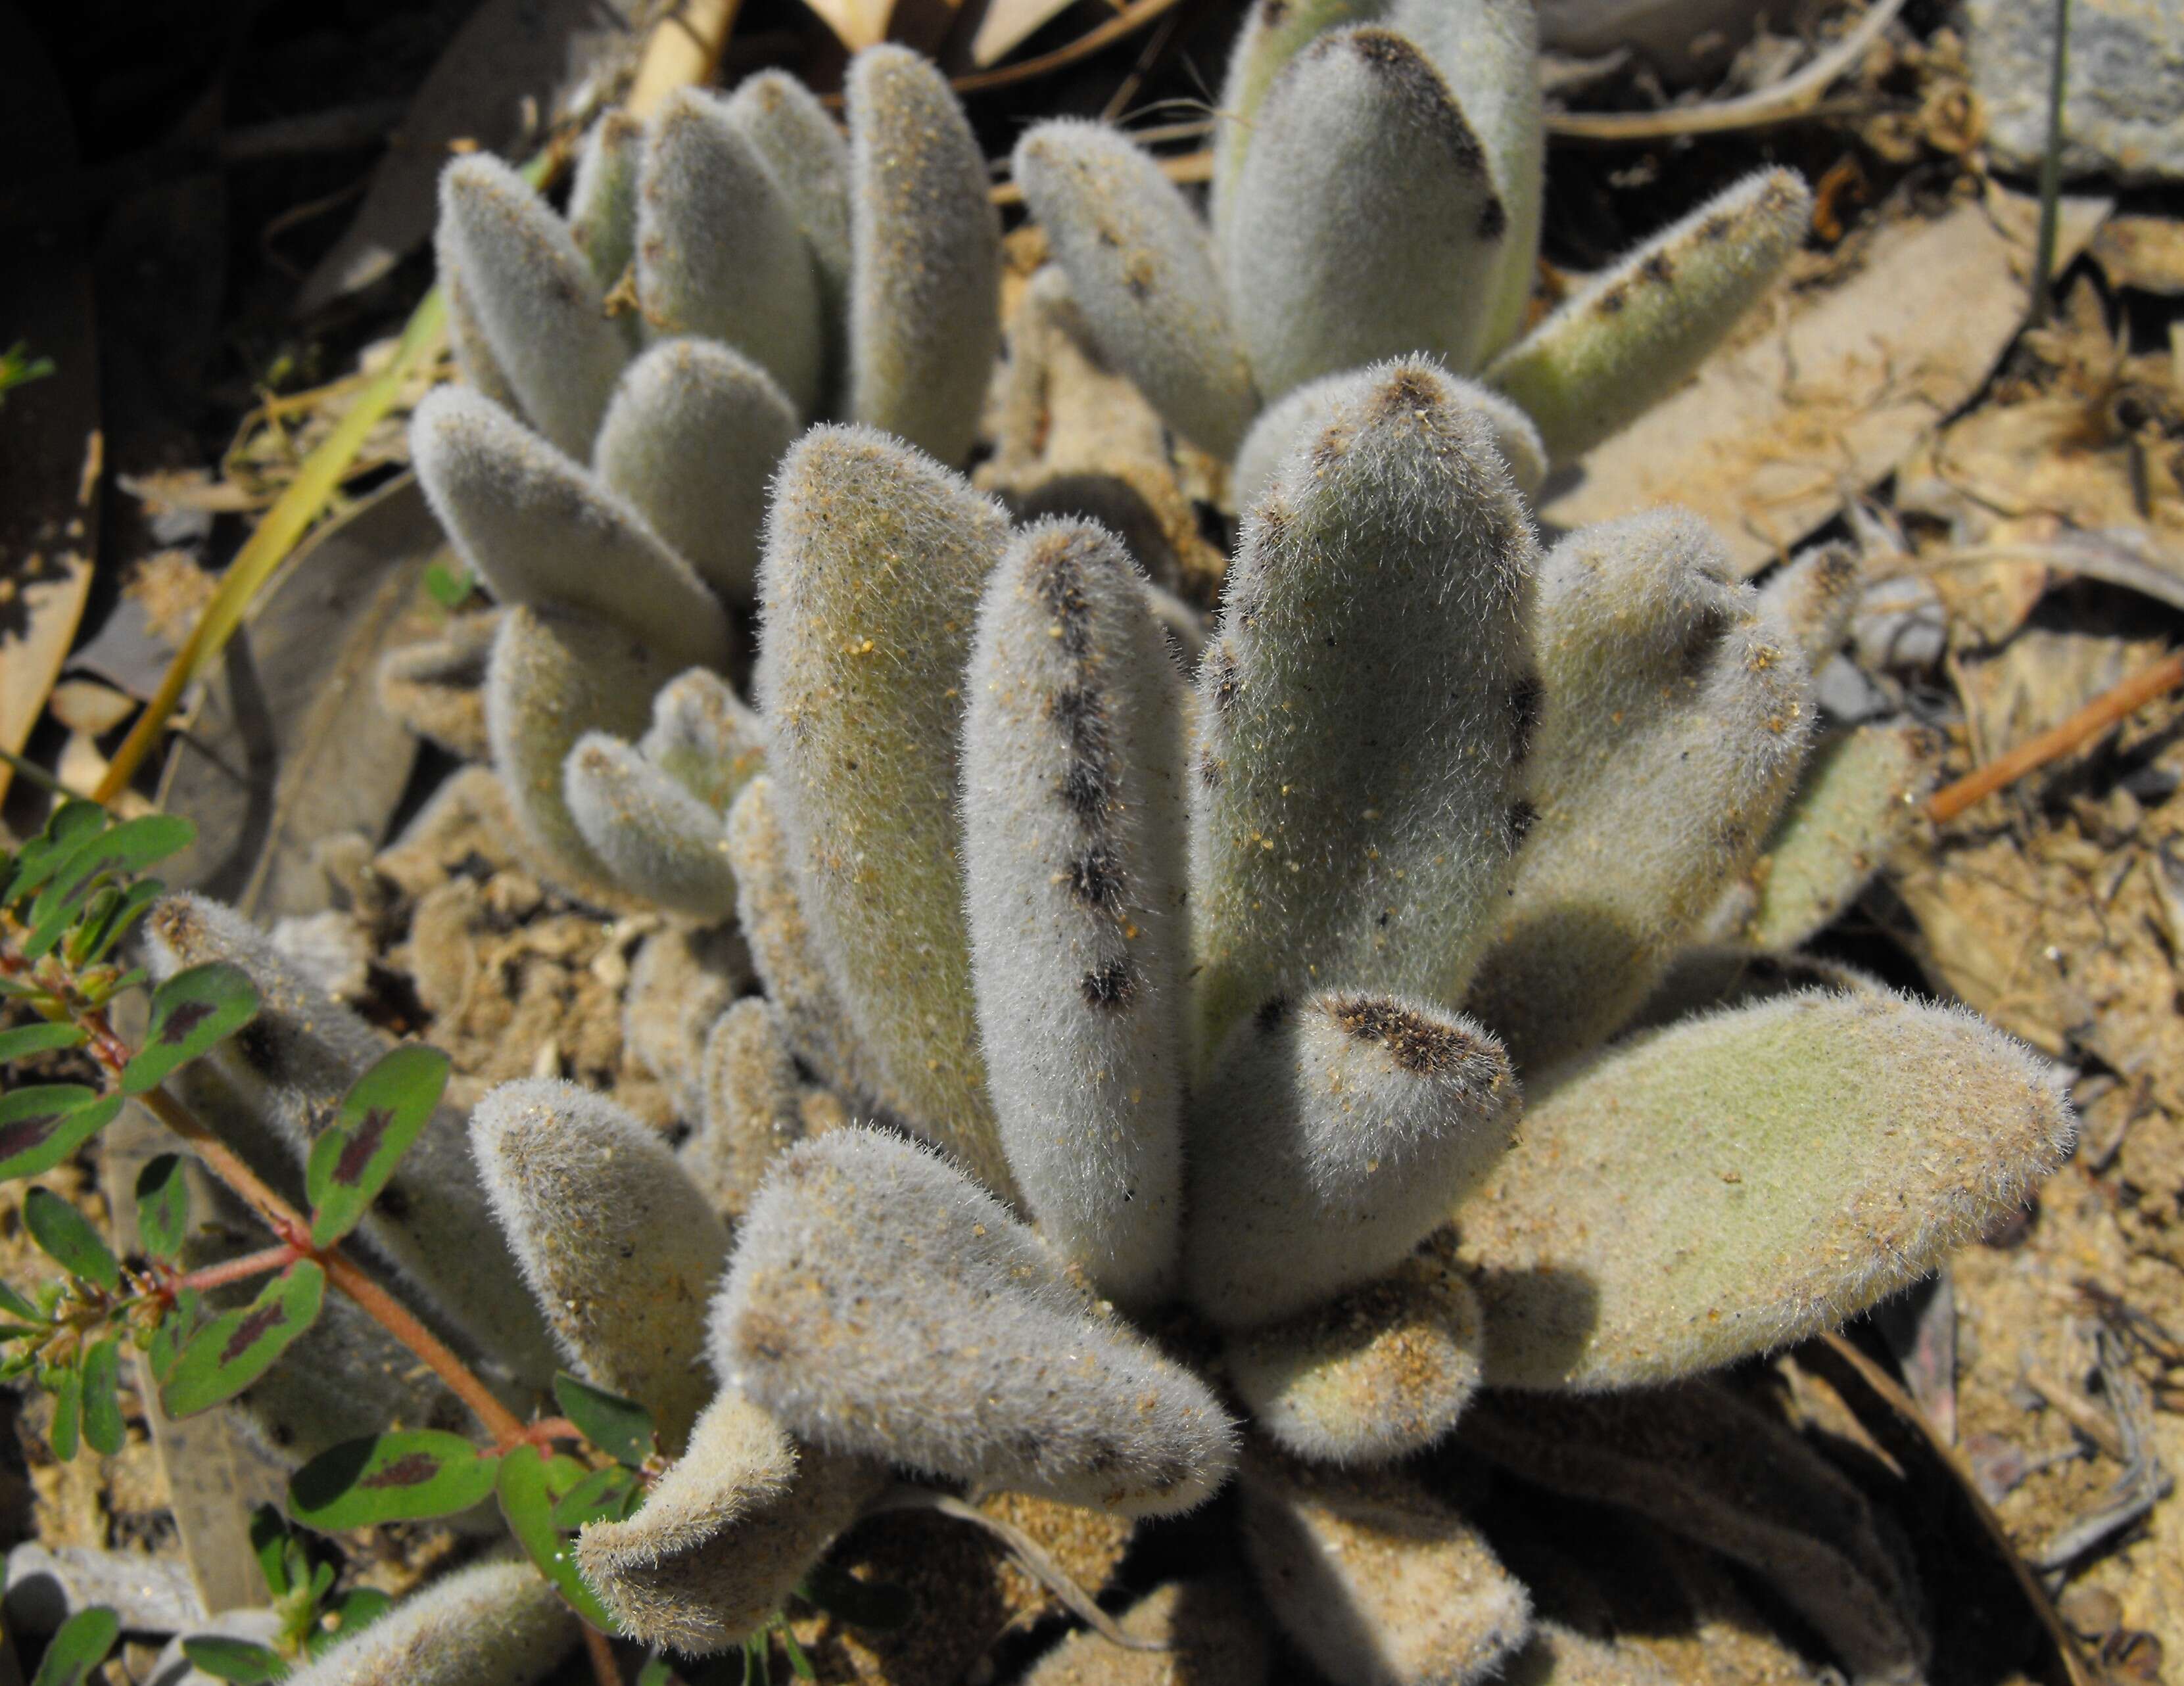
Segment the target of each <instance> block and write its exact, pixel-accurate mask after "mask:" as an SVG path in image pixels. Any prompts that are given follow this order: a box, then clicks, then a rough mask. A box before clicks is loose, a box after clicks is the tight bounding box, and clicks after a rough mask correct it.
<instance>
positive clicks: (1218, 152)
mask: <svg viewBox="0 0 2184 1686" xmlns="http://www.w3.org/2000/svg"><path fill="white" fill-rule="evenodd" d="M1386 9H1387V7H1386V4H1385V0H1256V3H1255V4H1254V5H1253V6H1252V7H1251V10H1250V11H1249V12H1248V13H1246V14H1245V19H1244V25H1243V27H1242V28H1241V29H1240V30H1238V31H1237V32H1236V41H1235V44H1234V46H1233V47H1230V48H1229V70H1228V74H1227V75H1226V77H1225V78H1224V79H1223V82H1222V84H1221V100H1220V103H1219V104H1218V105H1217V106H1216V107H1215V108H1214V112H1213V185H1212V192H1211V193H1210V195H1209V196H1208V204H1207V209H1208V210H1209V211H1210V212H1211V214H1212V217H1211V220H1212V225H1213V232H1214V242H1215V245H1216V247H1217V249H1219V250H1220V251H1221V252H1223V253H1224V263H1223V267H1224V268H1229V267H1233V264H1234V259H1233V258H1232V257H1227V256H1226V255H1225V254H1227V253H1228V239H1229V223H1230V206H1231V204H1232V203H1233V200H1234V194H1235V191H1236V176H1237V172H1238V171H1239V170H1241V169H1242V168H1243V165H1244V156H1245V153H1246V152H1247V151H1248V150H1249V148H1250V147H1251V137H1252V136H1253V134H1254V132H1255V131H1256V125H1257V122H1258V116H1259V107H1260V105H1261V104H1262V103H1263V102H1264V101H1265V99H1266V97H1267V92H1268V90H1269V89H1270V88H1272V87H1273V85H1274V81H1275V79H1276V78H1278V77H1279V75H1281V73H1282V72H1283V71H1284V70H1287V69H1288V68H1289V64H1290V60H1291V59H1292V58H1295V57H1296V55H1297V54H1298V53H1301V51H1303V50H1304V48H1305V47H1307V46H1308V45H1310V44H1311V42H1312V41H1313V39H1314V38H1315V37H1317V36H1319V35H1320V34H1322V33H1323V32H1324V31H1328V30H1331V29H1339V28H1340V27H1341V26H1342V25H1345V24H1351V23H1368V22H1375V21H1378V20H1379V19H1380V18H1381V16H1382V15H1383V14H1385V11H1386Z"/></svg>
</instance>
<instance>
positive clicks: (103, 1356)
mask: <svg viewBox="0 0 2184 1686" xmlns="http://www.w3.org/2000/svg"><path fill="white" fill-rule="evenodd" d="M120 1381H121V1348H120V1344H119V1343H118V1342H116V1341H114V1340H111V1339H108V1340H103V1341H101V1342H100V1343H99V1344H97V1346H95V1347H93V1348H92V1349H91V1352H90V1355H89V1356H87V1357H86V1359H85V1360H83V1438H85V1439H86V1441H88V1442H89V1443H90V1444H91V1450H92V1451H94V1452H97V1453H99V1454H101V1455H103V1456H105V1457H109V1458H110V1457H112V1456H113V1455H114V1454H115V1453H116V1452H118V1451H120V1450H121V1449H122V1447H123V1446H125V1445H126V1444H128V1441H129V1431H128V1428H127V1427H126V1426H125V1424H124V1423H123V1422H122V1421H121V1395H120Z"/></svg>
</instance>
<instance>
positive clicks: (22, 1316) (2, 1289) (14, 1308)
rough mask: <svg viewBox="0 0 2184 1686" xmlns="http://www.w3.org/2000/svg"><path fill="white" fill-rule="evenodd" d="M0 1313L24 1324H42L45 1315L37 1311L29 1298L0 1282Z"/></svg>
mask: <svg viewBox="0 0 2184 1686" xmlns="http://www.w3.org/2000/svg"><path fill="white" fill-rule="evenodd" d="M0 1311H5V1312H6V1313H7V1314H8V1316H10V1317H13V1318H15V1319H16V1320H18V1321H19V1322H25V1323H42V1322H45V1321H46V1314H45V1313H44V1312H42V1311H41V1310H38V1308H37V1307H36V1306H35V1305H32V1304H31V1301H30V1299H29V1298H28V1297H27V1296H26V1295H25V1294H23V1293H22V1292H21V1291H20V1289H18V1288H15V1287H14V1286H13V1285H12V1284H10V1283H5V1282H0Z"/></svg>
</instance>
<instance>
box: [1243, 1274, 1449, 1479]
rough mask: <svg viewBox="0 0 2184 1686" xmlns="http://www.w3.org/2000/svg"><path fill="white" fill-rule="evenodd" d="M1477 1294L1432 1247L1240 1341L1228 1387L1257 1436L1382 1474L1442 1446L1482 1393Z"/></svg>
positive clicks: (1314, 1457)
mask: <svg viewBox="0 0 2184 1686" xmlns="http://www.w3.org/2000/svg"><path fill="white" fill-rule="evenodd" d="M1484 1348H1485V1321H1484V1318H1483V1316H1482V1315H1481V1313H1480V1310H1479V1299H1478V1296H1477V1295H1476V1294H1473V1293H1472V1291H1471V1290H1470V1289H1469V1288H1467V1287H1466V1286H1465V1285H1464V1283H1463V1279H1462V1278H1461V1277H1458V1276H1457V1274H1456V1273H1455V1272H1454V1271H1452V1270H1451V1268H1450V1264H1449V1260H1448V1259H1447V1257H1446V1255H1445V1252H1444V1250H1443V1249H1441V1248H1440V1247H1438V1246H1436V1245H1434V1244H1429V1245H1427V1246H1426V1247H1424V1248H1423V1249H1420V1250H1419V1251H1418V1253H1417V1254H1416V1255H1413V1256H1412V1257H1411V1258H1408V1259H1406V1260H1403V1262H1402V1263H1401V1265H1398V1266H1396V1269H1395V1270H1394V1271H1392V1272H1390V1274H1388V1275H1387V1276H1385V1277H1380V1278H1379V1279H1378V1280H1376V1281H1373V1282H1370V1283H1367V1284H1366V1285H1365V1286H1364V1287H1362V1288H1354V1289H1352V1290H1351V1292H1349V1293H1348V1294H1343V1295H1341V1296H1340V1297H1339V1298H1337V1299H1331V1300H1329V1301H1328V1302H1327V1303H1326V1304H1324V1305H1317V1306H1314V1307H1313V1308H1312V1310H1308V1311H1306V1312H1303V1313H1301V1314H1300V1315H1299V1316H1295V1317H1293V1318H1290V1320H1289V1321H1287V1322H1281V1323H1275V1324H1273V1325H1271V1326H1270V1327H1266V1328H1262V1329H1256V1330H1252V1331H1251V1332H1250V1333H1245V1334H1241V1335H1232V1336H1230V1337H1229V1341H1228V1344H1227V1346H1226V1348H1225V1350H1224V1354H1223V1356H1224V1360H1225V1361H1226V1364H1227V1367H1228V1371H1229V1380H1230V1382H1232V1383H1234V1385H1235V1388H1236V1394H1237V1397H1238V1398H1240V1399H1242V1400H1243V1402H1244V1404H1245V1405H1246V1406H1247V1407H1249V1409H1250V1411H1251V1422H1252V1424H1253V1426H1254V1427H1256V1428H1257V1429H1258V1431H1259V1432H1260V1433H1262V1434H1265V1435H1268V1437H1270V1438H1272V1439H1273V1441H1274V1443H1275V1444H1277V1445H1279V1446H1280V1447H1281V1448H1282V1449H1283V1450H1284V1451H1287V1452H1289V1453H1290V1454H1292V1455H1295V1456H1297V1457H1300V1458H1304V1459H1307V1460H1309V1461H1312V1462H1314V1463H1328V1464H1377V1463H1386V1462H1388V1461H1390V1460H1392V1459H1396V1458H1401V1457H1406V1456H1408V1455H1410V1454H1411V1453H1412V1452H1416V1451H1419V1450H1424V1448H1425V1447H1427V1446H1430V1445H1431V1444H1434V1442H1435V1441H1436V1440H1438V1439H1440V1438H1441V1436H1442V1435H1444V1434H1446V1433H1447V1432H1448V1431H1449V1429H1450V1428H1451V1427H1454V1426H1455V1424H1456V1421H1457V1418H1458V1417H1459V1416H1462V1415H1463V1409H1464V1407H1465V1406H1466V1405H1468V1404H1469V1403H1470V1401H1471V1396H1472V1395H1473V1394H1475V1393H1476V1392H1477V1391H1478V1390H1479V1377H1480V1372H1481V1355H1482V1353H1483V1351H1484Z"/></svg>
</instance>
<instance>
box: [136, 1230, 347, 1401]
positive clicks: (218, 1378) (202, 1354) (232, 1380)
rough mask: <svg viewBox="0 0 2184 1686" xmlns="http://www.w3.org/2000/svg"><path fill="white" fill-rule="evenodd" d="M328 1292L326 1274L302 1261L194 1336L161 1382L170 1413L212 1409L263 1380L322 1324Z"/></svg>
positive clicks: (162, 1399) (161, 1399)
mask: <svg viewBox="0 0 2184 1686" xmlns="http://www.w3.org/2000/svg"><path fill="white" fill-rule="evenodd" d="M325 1299H326V1272H325V1271H322V1270H320V1268H319V1266H317V1265H316V1264H315V1263H313V1262H312V1261H311V1260H309V1259H298V1260H297V1261H296V1262H295V1263H294V1264H292V1265H291V1266H288V1268H287V1270H285V1271H281V1274H280V1275H279V1276H277V1277H274V1278H273V1280H272V1281H271V1282H269V1283H266V1284H265V1288H264V1289H263V1290H262V1291H261V1292H260V1293H259V1296H258V1298H257V1299H253V1300H252V1301H251V1302H250V1304H249V1305H246V1306H244V1307H242V1309H241V1310H236V1311H226V1312H223V1313H221V1314H220V1316H217V1317H215V1318H214V1319H213V1320H212V1322H209V1323H207V1324H206V1325H205V1326H204V1327H203V1328H201V1329H199V1330H198V1332H197V1333H195V1334H193V1335H192V1336H191V1337H190V1338H189V1339H188V1341H187V1343H186V1344H184V1345H183V1346H182V1349H181V1351H180V1353H178V1354H177V1355H176V1356H175V1361H174V1367H173V1368H172V1369H171V1370H170V1371H169V1372H167V1376H166V1379H165V1380H164V1381H163V1382H162V1383H160V1384H159V1402H160V1404H161V1405H164V1406H165V1407H166V1411H167V1415H168V1416H191V1415H192V1414H193V1413H195V1412H197V1411H209V1410H210V1409H211V1408H212V1407H213V1406H214V1405H218V1404H220V1402H221V1401H222V1400H224V1399H233V1398H234V1397H235V1396H236V1395H237V1394H239V1393H241V1392H242V1390H243V1389H244V1388H247V1387H248V1386H249V1385H250V1384H251V1383H253V1382H255V1381H256V1380H257V1379H258V1378H259V1377H260V1376H263V1375H264V1374H265V1372H266V1370H267V1369H268V1368H269V1367H270V1366H271V1364H272V1362H273V1360H275V1359H276V1358H278V1357H279V1356H280V1355H281V1354H282V1353H284V1352H286V1351H287V1349H289V1347H290V1346H292V1345H293V1344H294V1343H295V1342H296V1340H297V1339H298V1338H299V1337H300V1336H302V1335H303V1333H304V1331H306V1330H307V1329H309V1327H311V1325H312V1324H313V1323H315V1322H317V1321H318V1318H319V1308H320V1305H323V1304H324V1303H325Z"/></svg>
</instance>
